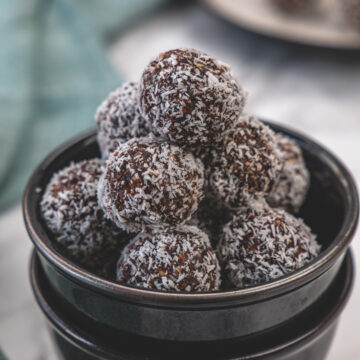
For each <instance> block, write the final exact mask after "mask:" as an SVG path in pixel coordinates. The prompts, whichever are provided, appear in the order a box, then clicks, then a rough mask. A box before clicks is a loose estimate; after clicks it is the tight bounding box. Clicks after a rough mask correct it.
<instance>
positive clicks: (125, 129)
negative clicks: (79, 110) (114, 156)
mask: <svg viewBox="0 0 360 360" xmlns="http://www.w3.org/2000/svg"><path fill="white" fill-rule="evenodd" d="M137 94H138V84H137V83H135V82H126V83H124V84H123V85H122V86H121V87H120V88H118V89H116V90H115V91H113V92H111V93H110V94H109V96H108V97H107V99H105V100H104V101H103V103H102V104H101V105H100V106H99V108H98V109H97V112H96V115H95V120H96V124H97V128H98V132H97V140H98V143H99V146H100V150H101V153H102V157H103V159H108V158H109V154H110V153H111V152H113V151H114V150H115V149H116V148H117V147H118V146H119V145H120V144H122V143H124V142H126V141H128V140H130V139H132V138H139V137H144V136H147V135H149V134H150V133H151V126H150V123H149V122H148V121H147V120H146V119H145V118H144V117H143V116H142V115H141V113H140V109H139V105H138V99H137Z"/></svg>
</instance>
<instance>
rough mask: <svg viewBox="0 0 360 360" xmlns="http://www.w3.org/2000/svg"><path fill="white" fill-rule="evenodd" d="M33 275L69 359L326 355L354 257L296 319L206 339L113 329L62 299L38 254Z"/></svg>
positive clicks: (291, 359)
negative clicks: (177, 339)
mask: <svg viewBox="0 0 360 360" xmlns="http://www.w3.org/2000/svg"><path fill="white" fill-rule="evenodd" d="M30 274H31V275H30V277H31V283H32V287H33V291H34V294H35V297H36V300H37V302H38V304H39V306H40V307H41V309H42V311H43V312H44V314H45V315H46V317H47V319H48V321H49V324H50V325H51V329H52V333H53V335H54V338H55V341H56V343H57V346H58V349H59V350H60V352H61V353H62V354H63V357H64V358H65V359H72V360H76V359H82V360H86V359H98V358H101V359H123V360H125V359H131V360H140V359H147V360H155V359H172V360H179V359H187V360H191V359H197V360H200V359H206V360H211V359H219V360H220V359H223V360H225V359H227V360H230V359H233V360H235V359H238V360H241V359H243V360H245V359H247V360H251V359H277V360H304V359H306V360H322V359H324V358H325V356H326V354H327V351H328V349H329V347H330V344H331V340H332V338H333V336H334V333H335V329H336V325H337V323H338V320H339V315H340V313H341V311H342V309H343V308H344V306H345V304H346V301H347V299H348V297H349V294H350V292H351V286H352V281H353V262H352V257H351V253H350V251H349V252H348V253H347V256H346V257H345V261H344V263H343V265H342V266H341V269H340V271H339V272H338V274H337V275H336V277H335V279H334V280H333V282H332V284H331V285H330V287H329V288H328V289H327V290H326V291H325V293H324V294H323V295H322V296H321V297H320V298H319V299H318V300H317V301H316V302H315V303H314V304H312V305H311V306H310V307H309V308H308V309H306V310H305V311H303V312H302V313H300V314H298V315H297V316H296V317H294V318H293V319H291V320H289V321H287V322H285V323H283V324H282V325H279V326H277V327H274V328H272V329H271V330H268V331H264V332H262V333H261V334H258V335H252V336H247V337H243V338H240V339H238V340H236V341H226V340H225V341H214V342H208V343H203V342H200V343H194V342H191V343H188V342H184V343H180V344H179V343H175V344H174V343H173V342H168V341H159V340H155V341H154V340H151V341H149V340H146V339H144V338H141V337H139V336H130V335H128V334H126V333H121V332H119V331H114V330H113V329H111V328H108V327H106V326H104V325H99V324H98V323H97V322H95V321H93V320H90V319H89V318H87V317H85V316H84V315H82V314H81V313H80V312H78V311H76V310H75V309H74V308H73V307H69V304H68V303H66V302H63V301H61V298H59V297H58V296H57V294H56V293H55V291H54V290H53V289H52V287H51V286H50V284H49V282H48V279H47V278H46V276H45V274H44V272H43V270H42V267H41V264H40V261H39V259H38V257H37V255H35V253H34V255H33V257H32V261H31V266H30Z"/></svg>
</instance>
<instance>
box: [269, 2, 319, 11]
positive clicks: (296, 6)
mask: <svg viewBox="0 0 360 360" xmlns="http://www.w3.org/2000/svg"><path fill="white" fill-rule="evenodd" d="M271 2H272V3H273V4H274V5H275V6H276V7H278V8H279V9H281V10H283V11H286V12H289V13H296V12H298V11H301V10H304V9H306V8H307V7H308V6H309V5H310V4H311V1H310V0H271ZM315 2H317V1H315Z"/></svg>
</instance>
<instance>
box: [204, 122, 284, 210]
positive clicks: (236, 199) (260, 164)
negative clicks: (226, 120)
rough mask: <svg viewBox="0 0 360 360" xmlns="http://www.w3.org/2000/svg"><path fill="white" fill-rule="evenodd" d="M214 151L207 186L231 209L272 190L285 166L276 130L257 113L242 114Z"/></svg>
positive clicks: (207, 160) (207, 162)
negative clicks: (252, 114)
mask: <svg viewBox="0 0 360 360" xmlns="http://www.w3.org/2000/svg"><path fill="white" fill-rule="evenodd" d="M210 155H211V156H209V155H207V156H205V157H204V164H205V171H206V178H207V186H208V187H209V189H210V191H211V192H212V193H213V194H215V195H216V196H217V197H218V199H219V200H221V201H223V202H224V203H225V204H226V205H227V206H228V207H229V208H231V209H236V208H239V207H241V206H243V205H244V204H245V203H246V202H247V201H249V200H251V199H252V198H255V197H261V196H265V195H267V194H269V193H270V191H271V190H272V188H273V185H274V183H275V180H276V178H277V176H278V175H279V173H280V170H281V169H282V162H281V159H280V154H279V149H278V147H277V144H276V141H275V134H274V132H273V131H272V130H271V129H270V128H269V127H268V126H267V125H265V124H263V123H262V122H261V121H259V120H257V119H256V118H255V117H253V116H247V117H242V118H240V119H239V120H238V121H237V122H236V124H235V125H234V127H233V128H232V129H229V130H227V131H226V132H225V134H224V138H223V142H222V145H221V148H217V149H213V150H212V152H211V154H210Z"/></svg>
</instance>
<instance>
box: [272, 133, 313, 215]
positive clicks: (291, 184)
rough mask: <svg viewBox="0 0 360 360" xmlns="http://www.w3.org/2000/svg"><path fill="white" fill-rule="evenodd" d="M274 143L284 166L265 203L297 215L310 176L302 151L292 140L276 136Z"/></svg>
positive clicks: (303, 199) (279, 135)
mask: <svg viewBox="0 0 360 360" xmlns="http://www.w3.org/2000/svg"><path fill="white" fill-rule="evenodd" d="M276 141H277V144H278V146H279V148H280V150H281V152H280V154H281V158H282V162H283V164H284V165H283V168H282V170H281V172H280V175H279V176H278V178H277V180H276V183H275V185H274V187H273V189H272V191H271V193H270V195H269V196H268V197H267V201H268V203H269V204H270V205H271V206H272V207H279V208H282V209H284V210H287V211H289V212H291V213H297V212H298V211H299V210H300V207H301V205H302V204H303V202H304V201H305V198H306V194H307V191H308V188H309V185H310V174H309V171H308V170H307V168H306V165H305V161H304V158H303V155H302V151H301V149H300V147H299V146H298V145H297V144H296V143H295V142H294V141H293V140H291V139H289V138H288V137H286V136H284V135H281V134H276Z"/></svg>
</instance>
